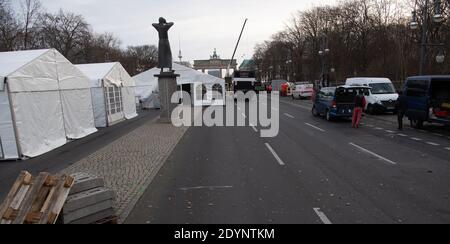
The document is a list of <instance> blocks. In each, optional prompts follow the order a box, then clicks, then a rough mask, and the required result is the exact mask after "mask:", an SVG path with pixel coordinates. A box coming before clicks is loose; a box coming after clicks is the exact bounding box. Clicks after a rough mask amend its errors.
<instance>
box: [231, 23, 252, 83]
mask: <svg viewBox="0 0 450 244" xmlns="http://www.w3.org/2000/svg"><path fill="white" fill-rule="evenodd" d="M247 21H248V19H247V18H246V19H245V21H244V25H243V26H242V30H241V34H240V35H239V38H238V41H237V43H236V47H235V48H234V52H233V56H232V57H231V59H230V63H229V64H228V67H227V72H226V77H225V82H226V83H227V84H229V87H228V89H229V90H231V88H232V86H231V83H232V77H231V74H230V69H231V65H232V64H233V60H234V56H235V55H236V51H237V49H238V47H239V43H240V42H241V38H242V34H243V33H244V30H245V26H246V25H247Z"/></svg>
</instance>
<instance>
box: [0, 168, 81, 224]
mask: <svg viewBox="0 0 450 244" xmlns="http://www.w3.org/2000/svg"><path fill="white" fill-rule="evenodd" d="M73 184H74V178H72V177H70V176H67V175H62V176H52V175H50V174H49V173H40V174H39V175H38V176H37V177H33V176H32V175H31V174H30V173H28V172H26V171H22V172H21V173H20V175H19V177H18V178H17V180H16V182H15V183H14V185H13V187H12V188H11V190H10V192H9V194H8V195H7V197H6V199H5V201H4V202H3V204H2V205H1V207H0V224H54V223H55V222H56V220H57V218H58V216H59V214H60V212H61V210H62V208H63V205H64V203H65V202H66V199H67V196H68V195H69V191H70V188H71V187H72V186H73Z"/></svg>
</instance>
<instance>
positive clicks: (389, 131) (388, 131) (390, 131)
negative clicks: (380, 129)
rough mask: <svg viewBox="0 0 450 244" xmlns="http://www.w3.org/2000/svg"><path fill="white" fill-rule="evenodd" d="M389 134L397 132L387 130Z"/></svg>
mask: <svg viewBox="0 0 450 244" xmlns="http://www.w3.org/2000/svg"><path fill="white" fill-rule="evenodd" d="M385 131H386V132H387V133H391V134H392V133H395V132H393V131H392V130H385Z"/></svg>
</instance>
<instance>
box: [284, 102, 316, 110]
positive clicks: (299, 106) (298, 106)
mask: <svg viewBox="0 0 450 244" xmlns="http://www.w3.org/2000/svg"><path fill="white" fill-rule="evenodd" d="M280 103H284V104H287V105H291V106H294V107H297V108H303V109H306V110H311V108H308V107H305V106H301V105H298V104H293V103H289V102H285V101H280Z"/></svg>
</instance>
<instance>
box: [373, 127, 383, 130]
mask: <svg viewBox="0 0 450 244" xmlns="http://www.w3.org/2000/svg"><path fill="white" fill-rule="evenodd" d="M374 129H375V130H383V128H381V127H375V128H374Z"/></svg>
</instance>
